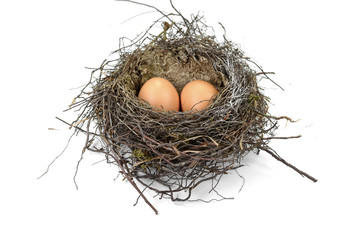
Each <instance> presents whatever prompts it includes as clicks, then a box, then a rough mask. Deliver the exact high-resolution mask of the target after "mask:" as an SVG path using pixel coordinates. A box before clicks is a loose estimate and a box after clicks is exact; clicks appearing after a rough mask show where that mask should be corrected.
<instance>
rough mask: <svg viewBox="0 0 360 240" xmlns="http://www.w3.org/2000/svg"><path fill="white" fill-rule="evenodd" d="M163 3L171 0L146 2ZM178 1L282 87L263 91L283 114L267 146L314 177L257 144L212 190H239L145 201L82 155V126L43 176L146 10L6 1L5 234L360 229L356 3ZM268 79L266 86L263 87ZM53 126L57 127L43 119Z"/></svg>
mask: <svg viewBox="0 0 360 240" xmlns="http://www.w3.org/2000/svg"><path fill="white" fill-rule="evenodd" d="M147 3H149V4H153V5H156V6H157V7H158V8H159V9H163V10H165V11H170V10H171V8H170V4H169V2H168V1H165V0H161V1H154V0H153V1H147ZM174 3H175V5H176V6H177V7H178V8H179V9H180V10H181V12H182V13H183V14H184V15H186V16H188V15H189V14H190V13H197V12H198V11H200V10H201V11H202V12H203V13H204V14H205V16H206V19H207V23H208V24H209V25H213V26H214V27H215V29H217V31H218V33H219V34H220V35H221V34H222V32H221V28H219V25H218V24H217V22H221V23H222V24H223V25H224V26H225V27H226V29H227V37H228V38H229V39H230V40H233V41H234V42H237V43H239V44H240V45H241V48H242V50H244V51H245V53H246V54H247V55H248V56H250V57H252V58H253V59H254V60H255V61H256V62H257V63H259V64H260V65H261V66H262V67H263V68H264V70H265V71H274V72H275V73H276V75H275V76H274V80H275V81H276V82H277V83H279V84H280V85H281V86H282V87H283V88H284V89H285V91H281V90H279V89H275V87H274V86H272V87H270V88H268V89H267V92H266V93H267V95H269V96H270V97H271V98H272V103H273V104H274V105H272V106H271V109H270V112H271V113H273V114H276V115H284V114H285V115H289V116H291V117H292V118H294V119H301V120H300V121H299V122H297V123H295V124H290V123H288V124H287V123H286V122H285V121H284V122H281V123H282V125H281V127H280V129H279V133H278V134H279V136H286V135H297V134H302V136H303V137H302V138H301V139H296V140H288V141H282V140H277V141H273V142H272V143H271V146H272V147H273V148H274V149H276V150H277V151H278V153H279V154H280V155H281V156H283V157H284V158H285V159H286V160H288V161H289V162H290V163H292V164H294V165H295V166H297V167H298V168H300V169H302V170H304V171H306V172H308V173H309V174H311V175H313V176H314V177H316V178H318V179H319V181H318V182H317V183H315V184H314V183H312V182H311V181H309V180H308V179H305V178H302V177H301V176H300V175H298V174H297V173H296V172H294V171H292V170H291V169H290V168H287V167H286V166H284V165H282V164H281V163H279V162H277V161H276V160H274V159H272V158H271V157H270V156H268V155H266V154H265V153H261V154H260V155H259V156H254V155H251V156H249V157H248V158H246V159H245V160H244V163H245V164H246V165H247V166H246V167H243V168H241V169H240V170H239V173H240V174H241V175H242V176H243V177H244V178H245V179H246V183H245V186H244V187H243V189H242V191H241V192H239V193H238V192H237V191H238V189H239V187H240V186H241V184H242V181H241V179H240V178H239V177H238V176H237V175H236V174H232V175H230V176H229V177H228V178H227V179H226V180H225V181H224V184H223V187H222V189H220V192H223V193H224V194H225V195H226V194H228V195H227V196H232V197H234V198H235V199H234V200H226V201H220V202H211V203H208V204H207V203H173V202H171V201H168V200H158V199H156V198H155V199H153V198H152V194H151V193H150V194H148V195H147V196H148V198H149V199H150V200H151V201H152V203H153V204H154V205H155V207H156V208H157V209H158V210H159V212H160V214H159V215H158V216H156V215H155V214H154V213H153V212H152V210H151V209H150V208H149V207H148V206H147V205H146V204H145V203H144V202H143V201H142V200H140V201H139V203H138V205H137V206H135V207H134V206H133V204H134V203H135V201H136V198H137V196H138V195H137V193H136V191H135V190H134V189H133V188H132V186H131V185H130V184H129V183H128V182H126V181H122V180H121V179H120V178H119V179H117V180H116V181H114V179H115V178H116V176H117V169H116V168H115V167H114V166H112V167H111V166H110V165H107V164H106V163H105V162H100V163H98V164H94V163H96V162H97V161H100V160H102V156H99V155H96V154H86V155H85V159H84V161H82V162H81V164H80V169H79V173H78V175H77V183H78V185H79V190H76V189H75V185H74V183H73V175H74V172H75V167H76V164H77V161H78V159H79V157H80V154H81V149H82V147H83V143H84V138H83V136H80V135H79V136H78V137H76V138H74V139H73V141H72V142H71V144H70V146H69V147H68V149H67V151H66V152H65V153H64V154H63V155H62V157H60V158H59V159H58V160H57V161H56V162H55V163H54V164H53V165H52V168H51V169H50V172H49V173H48V174H47V175H45V176H44V177H43V178H41V179H39V180H38V179H37V177H38V176H39V175H41V174H42V173H43V172H44V171H45V170H46V167H47V165H48V164H49V163H50V162H51V161H52V160H53V159H54V158H55V157H56V156H57V155H58V154H59V153H60V152H61V151H62V150H63V148H64V147H65V145H66V143H67V139H68V138H69V136H70V134H71V131H70V130H68V129H67V127H66V126H65V125H64V124H63V123H61V122H59V121H57V120H56V119H55V116H58V117H62V118H65V119H67V120H69V121H71V120H72V119H71V117H73V115H68V114H65V113H63V112H62V110H64V109H66V108H67V106H68V105H69V104H70V103H71V101H72V99H73V97H75V96H76V94H77V93H78V89H75V90H70V89H73V88H76V87H79V86H81V85H83V84H84V83H86V82H87V81H88V79H89V77H90V70H88V69H86V68H85V67H98V66H99V65H100V64H101V62H102V61H103V60H104V59H105V58H107V57H108V56H109V54H110V52H111V51H112V50H115V49H116V48H117V47H118V39H119V37H121V36H130V37H132V36H135V34H136V33H139V32H141V31H143V30H144V29H146V27H147V26H148V25H149V24H150V23H151V21H152V20H154V19H155V18H157V17H158V15H157V14H155V13H149V14H145V15H141V16H139V17H137V18H135V19H133V20H130V21H128V22H126V23H124V24H121V23H122V22H123V21H125V20H126V19H128V18H130V17H132V16H135V15H137V14H140V13H144V12H148V11H149V10H151V9H147V8H145V7H141V6H138V5H133V4H129V3H124V2H115V1H112V0H97V1H95V0H92V1H85V0H82V1H80V0H78V1H69V0H64V1H40V0H33V1H24V0H22V1H21V0H19V1H2V2H1V3H0V30H1V38H0V66H1V75H0V77H1V83H0V84H1V85H0V89H1V92H0V100H1V101H0V104H1V118H0V126H1V137H0V141H1V145H0V146H1V156H0V194H1V197H0V228H1V230H0V238H1V239H124V238H125V237H126V238H131V239H330V238H331V239H360V233H359V230H358V226H359V222H360V219H359V216H360V207H359V202H360V197H359V183H360V179H359V176H358V175H359V170H360V164H359V162H360V158H359V151H358V145H359V140H358V137H359V124H358V122H359V114H358V113H359V110H358V108H359V98H358V92H359V88H358V87H359V84H358V83H359V80H360V79H359V70H358V69H359V56H360V47H359V42H360V35H359V25H358V23H359V22H360V17H359V13H358V9H359V7H358V6H357V1H350V0H342V1H313V0H311V1H310V0H305V1H296V2H295V1H261V0H255V1H254V0H251V1H250V0H248V1H243V0H240V1H235V0H221V1H206V0H192V1H180V0H174ZM269 86H271V85H269ZM48 128H56V129H57V130H48Z"/></svg>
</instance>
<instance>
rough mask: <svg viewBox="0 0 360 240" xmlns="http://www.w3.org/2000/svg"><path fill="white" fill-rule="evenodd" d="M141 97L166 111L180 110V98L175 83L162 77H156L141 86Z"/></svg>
mask: <svg viewBox="0 0 360 240" xmlns="http://www.w3.org/2000/svg"><path fill="white" fill-rule="evenodd" d="M138 97H139V98H141V99H143V100H145V101H146V102H148V103H149V104H150V105H151V106H153V107H155V108H157V109H161V110H164V111H179V110H180V98H179V94H178V92H177V91H176V89H175V87H174V85H172V83H171V82H169V81H168V80H166V79H165V78H161V77H154V78H151V79H149V80H148V81H146V82H145V84H144V85H143V86H142V87H141V89H140V92H139V95H138Z"/></svg>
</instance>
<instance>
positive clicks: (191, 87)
mask: <svg viewBox="0 0 360 240" xmlns="http://www.w3.org/2000/svg"><path fill="white" fill-rule="evenodd" d="M218 92H219V91H218V90H217V89H216V88H215V87H214V85H212V84H211V83H208V82H206V81H203V80H194V81H191V82H189V83H187V84H186V85H185V86H184V88H183V89H182V91H181V94H180V99H181V108H182V111H183V112H186V111H191V110H194V111H201V110H204V109H205V108H206V107H207V106H209V105H210V104H211V103H212V101H213V97H214V96H215V95H216V94H217V93H218Z"/></svg>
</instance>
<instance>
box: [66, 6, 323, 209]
mask: <svg viewBox="0 0 360 240" xmlns="http://www.w3.org/2000/svg"><path fill="white" fill-rule="evenodd" d="M174 9H175V8H174ZM176 12H177V13H176V14H167V15H165V14H164V15H163V16H162V19H161V20H159V21H156V22H155V23H154V24H153V26H155V25H156V24H157V25H160V24H161V26H162V28H163V29H162V30H163V31H162V32H160V34H158V35H151V34H149V33H147V34H145V35H143V36H142V37H140V38H138V39H136V40H133V41H132V43H131V44H130V45H128V46H120V48H119V49H118V50H117V51H115V52H116V54H117V56H118V58H117V59H116V60H112V61H104V63H103V64H102V65H101V66H100V67H99V68H98V69H95V70H94V71H93V73H92V77H91V79H90V82H89V83H88V84H87V85H86V87H85V88H84V89H83V90H82V91H81V93H80V94H79V96H78V97H77V98H76V101H75V102H74V103H73V104H72V106H71V109H75V108H77V111H79V112H80V114H79V116H78V118H77V119H75V120H74V121H73V123H72V124H71V125H72V126H73V127H75V131H82V132H84V133H85V134H86V135H87V139H86V143H85V147H84V151H85V150H90V151H95V152H101V153H104V154H105V156H106V158H107V160H108V162H109V163H114V164H116V165H117V166H118V167H119V172H120V174H121V175H123V176H124V178H126V179H127V180H128V181H129V182H130V183H131V184H132V185H133V186H134V187H135V189H136V190H137V191H138V192H139V196H141V197H143V198H144V200H145V201H146V202H147V203H148V204H149V206H150V207H152V208H153V210H154V211H155V212H156V213H157V210H156V209H155V208H154V207H153V206H152V205H151V203H150V202H149V201H148V200H147V199H146V197H145V195H144V194H143V192H142V190H140V187H139V186H138V185H139V184H140V185H143V186H144V187H145V189H149V190H151V191H153V192H155V194H156V196H159V197H160V198H163V197H165V198H170V199H171V200H173V201H185V200H190V199H191V194H192V191H193V190H194V189H195V188H196V187H197V186H198V185H199V184H200V183H202V182H204V181H208V180H215V181H218V180H219V179H220V178H221V176H222V175H223V174H226V173H228V172H229V171H231V170H235V169H237V168H239V167H241V166H242V164H241V159H242V158H243V157H244V156H245V155H246V154H247V153H249V152H251V151H256V152H259V151H260V150H262V151H265V152H267V153H269V154H270V155H271V156H273V157H274V158H275V159H277V160H279V161H281V162H283V163H284V164H286V165H287V166H289V167H291V168H293V169H294V170H295V171H297V172H298V173H300V174H301V175H302V176H305V177H308V178H310V179H312V180H313V181H316V179H314V178H312V177H311V176H309V175H308V174H306V173H305V172H302V171H301V170H299V169H297V168H296V167H294V166H292V165H291V164H289V163H287V162H286V161H285V160H284V159H282V158H281V157H280V156H279V155H278V154H277V153H276V152H275V151H274V150H273V149H272V148H271V147H269V141H270V140H271V139H274V138H276V137H275V135H274V132H275V130H276V129H277V127H278V120H280V119H283V118H284V119H287V120H291V119H289V118H287V117H274V116H271V115H270V114H269V113H268V101H269V98H268V97H266V96H265V95H264V94H263V91H262V89H261V88H260V87H259V85H258V81H259V79H261V78H268V74H267V73H266V72H264V71H263V70H262V69H261V68H259V67H258V66H257V65H256V64H255V63H254V62H253V61H252V60H251V59H250V58H248V57H245V56H244V53H243V52H242V51H241V50H240V49H239V47H238V46H237V45H236V44H234V43H232V42H230V41H228V40H227V39H226V37H225V36H224V41H223V42H218V41H217V39H216V38H215V36H214V35H209V34H207V32H208V29H209V27H207V26H206V24H205V23H204V22H203V17H202V16H199V15H196V16H192V18H191V20H187V19H185V18H184V17H183V16H182V15H181V14H179V12H178V11H176ZM163 18H165V20H166V21H165V22H164V21H163ZM175 18H180V20H178V19H177V20H175ZM151 77H163V78H166V79H167V80H169V81H170V82H172V83H173V85H174V86H175V88H176V89H177V91H178V92H179V93H180V91H181V89H182V88H183V86H184V85H185V84H186V83H187V82H189V81H191V80H195V79H201V80H205V81H208V82H210V83H212V84H213V85H214V86H215V87H216V88H217V89H218V90H219V94H218V95H217V96H216V98H215V100H214V102H213V103H212V104H211V105H210V106H209V107H208V108H207V109H205V110H203V111H200V112H194V113H187V112H165V111H155V110H154V109H153V108H152V107H151V106H149V105H148V104H147V103H144V102H143V101H140V100H139V99H138V98H137V93H138V91H139V89H140V88H141V86H142V85H143V84H144V83H145V82H146V81H147V80H148V79H150V78H151ZM268 79H269V78H268ZM269 80H271V79H269ZM271 81H272V80H271ZM289 138H290V137H289ZM99 142H100V143H101V146H100V147H99V146H98V145H97V144H95V143H99Z"/></svg>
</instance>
